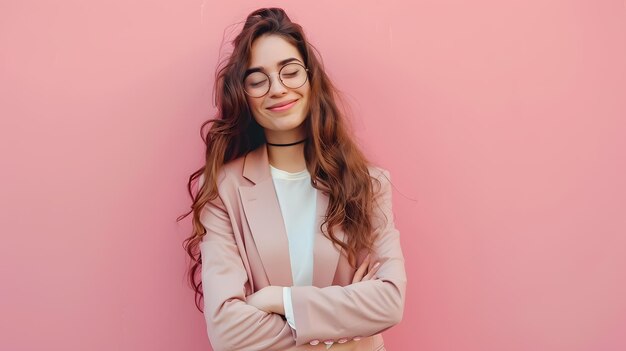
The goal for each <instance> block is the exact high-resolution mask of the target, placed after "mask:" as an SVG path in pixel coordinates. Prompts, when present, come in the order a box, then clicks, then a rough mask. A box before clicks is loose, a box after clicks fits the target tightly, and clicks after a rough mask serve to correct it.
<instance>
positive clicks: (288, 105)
mask: <svg viewBox="0 0 626 351" xmlns="http://www.w3.org/2000/svg"><path fill="white" fill-rule="evenodd" d="M296 102H298V99H296V100H293V101H291V102H289V103H287V104H282V105H278V106H276V107H268V108H267V109H268V110H270V111H277V112H278V111H285V110H288V109H290V108H291V106H293V105H295V104H296Z"/></svg>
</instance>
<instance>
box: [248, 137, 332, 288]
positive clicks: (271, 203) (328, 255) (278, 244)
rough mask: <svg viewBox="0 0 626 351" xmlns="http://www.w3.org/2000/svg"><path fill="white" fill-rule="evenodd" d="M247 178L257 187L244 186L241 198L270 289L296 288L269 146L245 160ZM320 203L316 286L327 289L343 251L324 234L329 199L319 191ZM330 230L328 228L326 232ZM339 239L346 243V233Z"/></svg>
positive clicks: (314, 258)
mask: <svg viewBox="0 0 626 351" xmlns="http://www.w3.org/2000/svg"><path fill="white" fill-rule="evenodd" d="M243 176H244V177H245V178H246V179H248V180H249V181H251V182H252V183H253V184H254V185H253V186H240V187H239V194H240V196H241V201H242V205H243V209H244V213H245V217H246V220H247V222H248V225H249V226H250V230H251V232H252V236H253V237H254V244H255V245H256V247H257V250H258V252H259V255H260V258H261V261H262V263H263V268H264V269H265V272H266V274H267V278H268V280H269V282H270V285H278V286H293V285H294V284H293V279H292V271H291V261H290V258H289V241H288V237H287V231H286V229H285V224H284V220H283V217H282V213H281V211H280V204H279V202H278V197H277V195H276V190H275V188H274V182H273V179H272V176H271V172H270V167H269V158H268V154H267V146H266V144H262V145H261V146H259V147H258V148H256V149H255V150H253V151H251V152H249V153H248V154H247V155H246V156H245V159H244V165H243ZM316 201H317V203H316V223H315V234H314V235H315V240H314V251H313V285H314V286H317V287H326V286H330V285H332V284H333V279H334V276H335V271H336V270H337V264H338V262H339V250H338V249H337V248H336V247H335V245H333V243H332V241H331V240H330V239H328V238H326V237H325V236H324V234H323V233H322V231H321V230H320V226H321V224H322V222H323V220H324V217H325V215H326V209H327V207H328V196H327V195H326V194H324V193H323V192H322V191H320V190H317V199H316ZM326 228H327V226H326V225H324V230H326ZM335 235H336V236H337V237H338V238H339V239H340V240H342V241H343V240H344V232H343V231H342V230H340V229H336V230H335Z"/></svg>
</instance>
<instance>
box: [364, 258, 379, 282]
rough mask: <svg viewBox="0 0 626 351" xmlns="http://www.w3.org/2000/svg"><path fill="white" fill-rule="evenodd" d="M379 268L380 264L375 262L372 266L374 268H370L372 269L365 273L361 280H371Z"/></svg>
mask: <svg viewBox="0 0 626 351" xmlns="http://www.w3.org/2000/svg"><path fill="white" fill-rule="evenodd" d="M379 268H380V262H376V264H375V265H374V267H372V269H371V270H370V271H369V272H367V274H366V275H365V277H363V279H362V280H369V279H372V277H373V276H374V274H376V272H378V269H379Z"/></svg>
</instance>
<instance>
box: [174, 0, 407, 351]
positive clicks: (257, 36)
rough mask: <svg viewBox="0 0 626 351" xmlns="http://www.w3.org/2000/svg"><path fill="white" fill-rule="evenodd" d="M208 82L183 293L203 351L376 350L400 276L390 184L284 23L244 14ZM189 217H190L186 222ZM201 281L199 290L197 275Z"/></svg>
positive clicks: (397, 311) (269, 12)
mask: <svg viewBox="0 0 626 351" xmlns="http://www.w3.org/2000/svg"><path fill="white" fill-rule="evenodd" d="M233 44H234V48H233V52H232V54H231V55H230V57H229V58H228V61H227V62H226V64H225V65H223V66H222V68H221V69H219V70H218V75H217V79H216V83H217V84H216V87H217V88H216V90H215V92H216V98H217V99H216V100H217V103H218V109H219V113H218V118H217V119H215V120H211V121H208V122H207V123H205V125H203V128H204V126H206V125H208V124H209V123H211V127H210V130H209V131H208V133H207V134H206V139H205V143H206V145H207V149H206V165H205V166H204V167H202V168H201V169H200V170H198V171H197V172H195V173H194V174H193V175H192V176H191V177H190V180H189V184H188V188H189V192H190V194H192V184H194V183H195V180H196V179H197V180H198V182H197V183H198V190H197V192H196V195H195V196H194V195H193V194H192V199H193V205H192V210H191V211H190V212H189V213H191V212H192V211H193V234H192V235H191V236H190V237H189V238H187V240H185V248H186V250H187V252H188V254H189V255H190V256H191V258H192V266H191V268H190V270H189V279H190V282H191V283H192V285H193V287H194V290H195V292H196V305H197V306H198V308H199V301H200V299H201V298H203V300H204V315H205V320H206V323H207V332H208V335H209V339H210V341H211V345H212V347H213V349H214V350H326V349H328V348H330V349H332V350H337V351H340V350H362V351H365V350H367V351H373V350H384V344H383V339H382V336H381V334H380V333H381V332H382V331H384V330H386V329H388V328H390V327H392V326H393V325H395V324H397V323H398V322H399V321H400V320H401V318H402V312H403V308H404V300H405V289H406V275H405V270H404V258H403V255H402V250H401V248H400V239H399V233H398V231H397V230H396V229H395V227H394V223H393V215H392V212H391V188H390V183H389V179H388V176H389V173H388V171H386V170H384V169H382V168H378V167H375V166H372V165H370V164H369V163H368V162H367V160H366V159H365V157H364V156H363V154H362V153H361V152H360V151H359V149H358V147H357V145H356V144H355V142H354V141H353V140H352V137H351V135H350V134H349V133H348V131H347V129H346V127H345V125H344V116H343V115H342V113H341V112H340V110H339V108H338V105H337V103H336V99H337V91H336V89H335V88H334V87H333V85H332V84H331V82H330V80H329V78H328V76H327V75H326V74H325V73H324V71H323V67H322V66H321V64H320V59H319V58H318V57H317V56H316V55H315V54H314V51H313V47H312V46H311V44H309V43H308V42H307V40H306V38H305V36H304V33H303V30H302V28H301V27H300V26H299V25H298V24H296V23H293V22H291V21H290V19H289V17H288V16H287V15H286V14H285V12H284V11H283V10H282V9H278V8H267V9H259V10H257V11H254V12H253V13H251V14H250V15H249V16H248V18H247V20H246V22H245V25H244V27H243V30H242V32H241V33H240V34H239V35H238V36H237V37H236V38H235V40H234V42H233ZM189 213H187V214H189ZM199 269H200V271H201V281H200V282H198V281H197V276H196V273H197V271H198V270H199Z"/></svg>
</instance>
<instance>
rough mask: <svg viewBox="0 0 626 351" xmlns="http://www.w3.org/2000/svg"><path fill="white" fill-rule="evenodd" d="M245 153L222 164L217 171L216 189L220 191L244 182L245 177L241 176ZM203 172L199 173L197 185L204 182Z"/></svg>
mask: <svg viewBox="0 0 626 351" xmlns="http://www.w3.org/2000/svg"><path fill="white" fill-rule="evenodd" d="M245 157H246V155H243V156H240V157H237V158H235V159H233V160H231V161H228V162H226V163H225V164H223V165H222V166H221V167H220V169H219V170H218V171H217V177H216V178H215V179H216V182H217V189H218V191H219V192H220V193H222V191H223V190H225V189H229V188H232V187H236V186H238V185H239V184H242V183H243V182H246V179H245V178H244V177H243V164H244V160H245ZM204 179H205V177H204V174H201V175H200V177H199V178H198V184H199V187H201V186H202V184H204Z"/></svg>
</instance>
